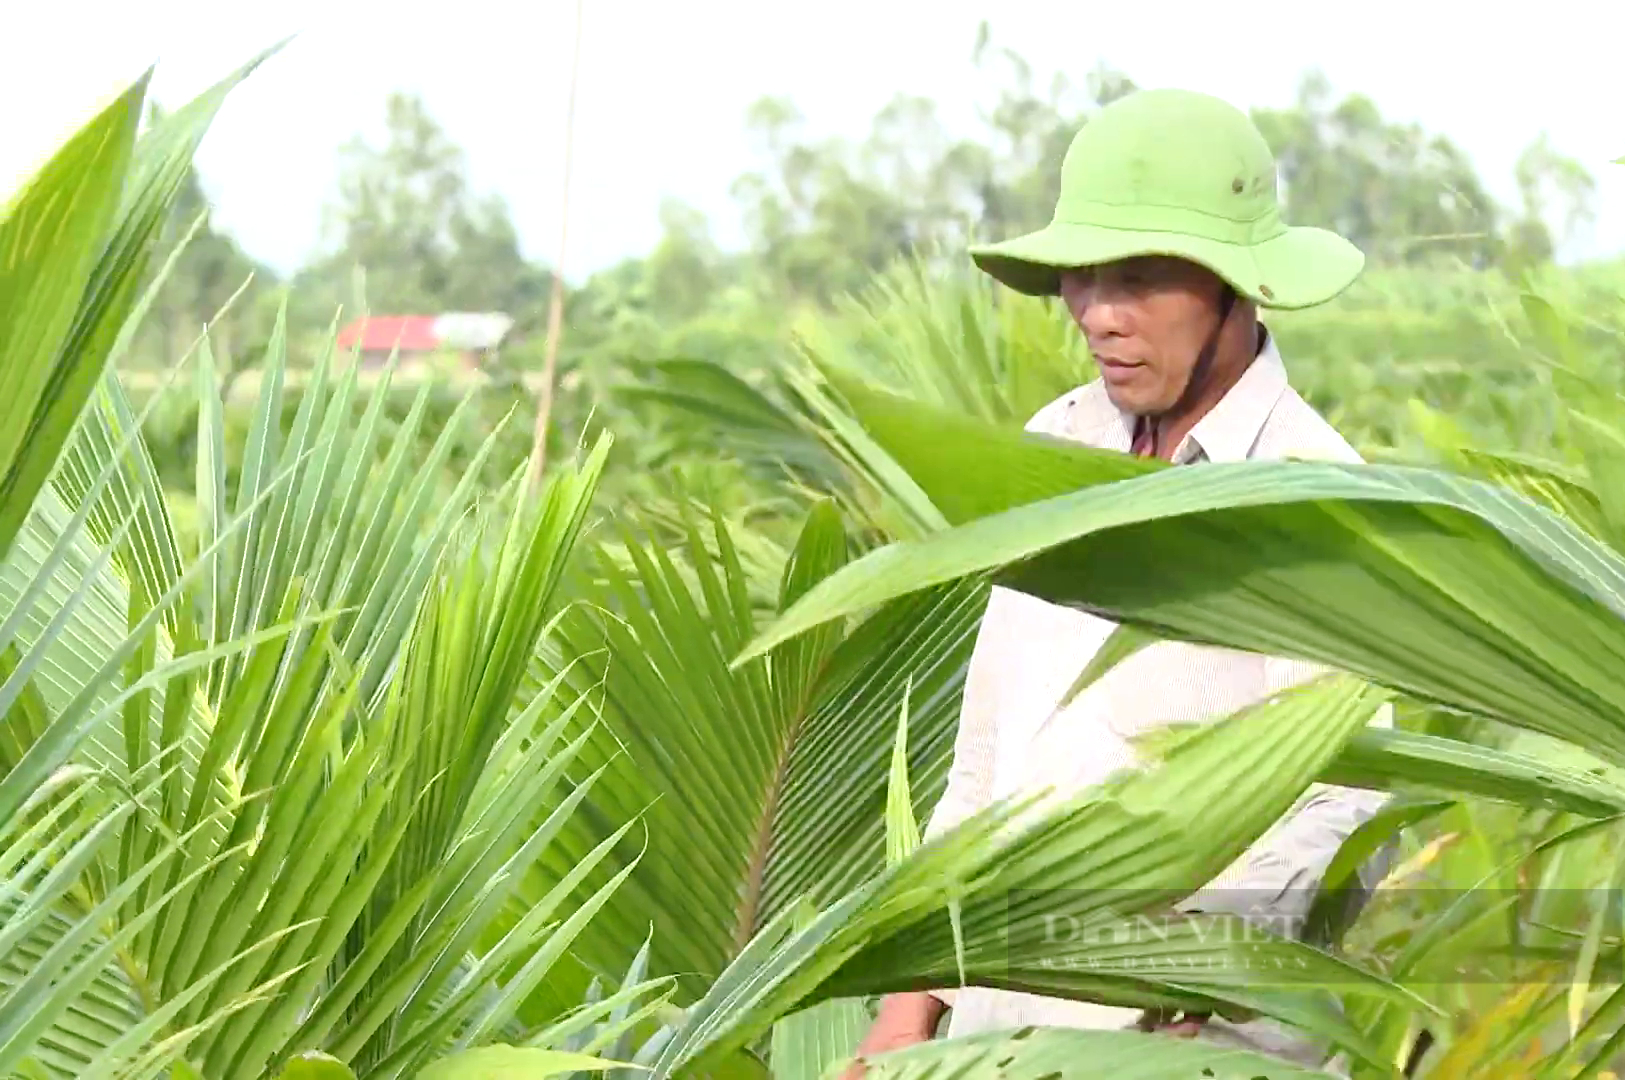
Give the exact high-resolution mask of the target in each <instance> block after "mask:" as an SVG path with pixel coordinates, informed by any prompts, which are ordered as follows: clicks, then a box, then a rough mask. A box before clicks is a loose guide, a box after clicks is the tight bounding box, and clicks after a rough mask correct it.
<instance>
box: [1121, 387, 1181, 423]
mask: <svg viewBox="0 0 1625 1080" xmlns="http://www.w3.org/2000/svg"><path fill="white" fill-rule="evenodd" d="M1106 400H1108V401H1110V402H1111V403H1112V405H1113V406H1115V407H1116V408H1117V411H1118V412H1124V413H1127V414H1128V415H1130V416H1135V417H1139V416H1157V415H1159V414H1161V413H1163V412H1166V411H1167V409H1168V404H1171V403H1168V404H1165V403H1164V402H1162V401H1161V400H1158V399H1153V398H1152V397H1151V396H1150V395H1148V394H1136V393H1133V392H1130V391H1127V390H1126V389H1124V388H1121V387H1119V388H1114V387H1112V386H1111V385H1110V384H1107V386H1106Z"/></svg>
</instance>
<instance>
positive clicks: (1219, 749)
mask: <svg viewBox="0 0 1625 1080" xmlns="http://www.w3.org/2000/svg"><path fill="white" fill-rule="evenodd" d="M1380 699H1381V698H1380V695H1379V694H1376V693H1374V692H1373V691H1372V690H1371V689H1370V688H1369V687H1365V686H1362V685H1361V684H1359V683H1357V682H1354V681H1351V680H1349V679H1348V678H1347V677H1344V676H1339V677H1333V678H1328V679H1325V680H1320V681H1318V682H1316V683H1312V684H1308V685H1305V686H1303V687H1299V688H1297V689H1295V690H1294V691H1290V692H1287V693H1285V694H1283V695H1281V696H1280V697H1279V698H1278V699H1276V700H1275V701H1274V702H1271V703H1265V704H1261V705H1258V706H1256V707H1253V708H1251V709H1247V710H1243V711H1242V712H1239V713H1237V714H1235V715H1233V716H1230V717H1228V718H1226V719H1225V720H1223V721H1221V722H1219V723H1217V724H1215V725H1213V726H1210V727H1208V728H1205V729H1203V730H1202V731H1201V732H1199V733H1197V734H1196V735H1194V736H1193V737H1191V738H1190V739H1188V740H1186V741H1185V742H1183V743H1182V744H1180V745H1179V746H1177V747H1175V748H1173V749H1172V750H1170V751H1169V754H1168V757H1167V760H1166V761H1165V762H1164V763H1163V764H1162V765H1160V766H1159V767H1158V768H1156V769H1152V770H1147V771H1143V772H1141V771H1132V772H1128V773H1124V774H1120V775H1119V776H1118V777H1117V778H1116V779H1114V780H1111V781H1108V782H1107V783H1106V784H1105V785H1103V786H1102V787H1101V788H1100V789H1095V790H1090V791H1087V792H1084V793H1081V794H1079V795H1076V796H1073V797H1069V798H1065V799H1057V800H1056V801H1054V802H1052V803H1049V804H1048V805H1045V804H1043V803H1035V802H1033V801H1031V800H1027V801H1023V802H1021V803H1016V804H996V805H995V806H994V807H991V808H989V809H988V810H986V811H983V812H982V813H980V814H978V815H975V816H973V817H972V818H970V819H969V820H967V821H965V822H962V823H961V824H960V825H959V826H957V827H956V828H954V829H952V830H950V831H948V832H946V833H945V834H943V835H942V836H940V837H937V838H935V839H933V840H932V841H930V842H927V843H925V844H923V845H922V846H921V847H920V848H919V850H918V851H916V852H915V854H914V855H913V856H911V857H910V858H909V859H907V860H905V861H904V862H902V863H901V864H899V865H898V866H896V867H893V868H891V869H889V870H887V871H885V872H884V873H883V874H881V875H880V876H878V877H877V878H875V879H873V880H872V881H871V882H870V883H868V884H867V885H866V886H864V887H863V888H862V889H860V890H858V891H856V892H853V893H850V894H848V895H847V896H846V897H844V898H843V899H842V900H840V901H838V902H837V903H835V904H833V905H831V906H829V907H827V908H825V909H824V910H823V911H822V912H821V913H820V914H819V916H818V917H817V918H816V919H815V920H814V921H813V922H812V923H811V924H810V925H808V926H807V927H805V928H803V929H800V930H795V931H792V930H791V929H790V928H789V926H788V925H786V924H784V923H783V922H782V921H781V922H780V923H775V924H772V925H770V926H769V927H767V928H764V930H763V932H762V934H761V935H759V936H758V938H757V939H756V940H755V941H753V942H752V943H751V944H750V945H749V946H747V948H746V949H745V950H744V951H743V952H742V953H741V955H740V957H739V959H737V960H736V961H735V962H734V964H733V965H731V966H730V968H729V969H728V970H727V971H726V972H724V973H723V974H722V975H721V976H720V977H719V978H718V979H717V981H716V983H715V984H714V985H713V986H712V988H711V991H710V992H709V993H708V994H707V995H706V997H705V998H704V999H702V1000H701V1001H700V1002H698V1003H696V1005H694V1006H693V1007H692V1008H691V1009H689V1010H688V1014H687V1019H686V1022H685V1025H684V1028H683V1030H682V1032H681V1033H680V1034H679V1036H678V1037H677V1038H676V1039H674V1040H673V1042H672V1043H671V1044H670V1045H669V1046H668V1047H667V1048H666V1051H665V1053H664V1054H663V1055H662V1058H661V1060H660V1063H659V1074H660V1075H672V1074H673V1073H674V1071H675V1070H677V1069H678V1068H680V1067H685V1066H686V1067H692V1068H701V1067H703V1065H704V1064H705V1063H706V1062H710V1061H714V1060H718V1059H719V1058H720V1057H722V1056H724V1055H726V1054H727V1053H729V1052H731V1051H732V1050H734V1049H736V1048H738V1047H740V1046H743V1045H746V1044H748V1042H749V1041H750V1040H751V1039H753V1038H755V1037H756V1036H757V1035H758V1034H760V1033H761V1032H763V1031H765V1030H766V1029H767V1028H768V1027H770V1026H771V1025H772V1024H773V1023H774V1022H775V1021H776V1020H777V1019H778V1018H780V1017H781V1016H783V1015H786V1014H787V1013H788V1012H791V1011H794V1010H796V1009H799V1008H805V1007H807V1006H808V1005H811V1004H814V1003H816V1002H818V1001H822V1000H828V999H831V998H840V997H852V996H857V995H860V994H868V993H886V992H893V991H898V990H911V989H913V990H917V989H923V988H928V987H932V986H951V985H955V984H956V983H957V982H958V977H957V974H956V972H957V963H956V951H955V941H954V938H955V934H954V932H953V928H952V927H951V926H950V924H949V920H948V919H947V918H946V914H947V903H948V897H947V886H948V885H949V883H953V882H957V883H959V884H958V886H957V889H958V893H959V895H960V897H961V908H962V911H963V917H962V920H961V922H962V926H963V936H964V940H965V958H966V960H965V971H966V978H967V980H968V981H969V982H970V983H972V984H982V985H987V984H989V982H990V981H991V982H992V983H993V984H994V985H998V986H1001V987H1004V988H1008V989H1016V990H1025V991H1028V992H1033V993H1040V994H1046V995H1050V996H1061V997H1079V998H1083V999H1086V1000H1096V1001H1105V1002H1108V1003H1111V1004H1120V1005H1135V1006H1140V1007H1149V1006H1152V1005H1172V1006H1177V1007H1184V1008H1198V1007H1200V1008H1205V1009H1209V1010H1213V1009H1218V1010H1219V1011H1221V1012H1222V1011H1224V1010H1226V1009H1231V1010H1234V1009H1237V1008H1239V1009H1240V1010H1241V1014H1242V1015H1246V1014H1249V1013H1250V1012H1252V1011H1257V1010H1262V1011H1264V1012H1266V1013H1268V1014H1270V1015H1273V1016H1277V1017H1280V1018H1282V1019H1287V1020H1289V1021H1290V1022H1291V1023H1293V1024H1295V1025H1297V1026H1299V1027H1300V1028H1303V1029H1305V1030H1310V1031H1315V1032H1318V1033H1320V1034H1323V1035H1327V1036H1329V1037H1331V1038H1333V1039H1334V1040H1335V1041H1337V1042H1338V1043H1339V1044H1340V1045H1342V1046H1344V1047H1346V1048H1348V1049H1350V1050H1351V1051H1353V1052H1355V1053H1357V1054H1359V1055H1360V1056H1362V1057H1369V1056H1371V1055H1372V1054H1373V1051H1372V1049H1371V1048H1370V1046H1369V1045H1368V1044H1367V1043H1366V1042H1365V1041H1364V1040H1363V1038H1362V1036H1361V1035H1360V1034H1359V1033H1358V1032H1357V1031H1355V1030H1353V1029H1351V1028H1349V1027H1348V1026H1347V1024H1346V1023H1345V1022H1344V1021H1343V1020H1342V1019H1341V1017H1340V1015H1339V1014H1337V1013H1335V1012H1334V1011H1328V1009H1329V1004H1328V1002H1326V1001H1325V1000H1324V997H1323V996H1319V995H1323V994H1324V988H1325V987H1326V986H1329V985H1336V986H1338V987H1339V988H1340V989H1343V990H1344V991H1346V992H1350V993H1356V994H1373V995H1376V996H1377V997H1381V998H1385V999H1387V1000H1396V1001H1403V1002H1408V1003H1410V1004H1411V1005H1412V1006H1413V1007H1418V1006H1420V1007H1424V1008H1425V1007H1426V1006H1422V1005H1421V1002H1420V1000H1419V999H1417V998H1415V997H1414V995H1410V994H1408V993H1406V992H1404V991H1402V990H1400V989H1399V988H1397V987H1394V986H1392V985H1391V984H1387V983H1385V982H1384V981H1383V980H1381V979H1379V978H1377V977H1375V976H1372V975H1370V974H1369V973H1365V972H1360V971H1359V970H1358V969H1356V968H1354V967H1353V966H1351V965H1347V964H1345V963H1344V962H1343V961H1340V960H1337V959H1336V958H1333V957H1331V956H1327V955H1325V954H1323V953H1320V952H1318V951H1316V950H1313V949H1310V948H1309V947H1307V946H1304V945H1301V944H1299V943H1296V942H1291V941H1286V940H1284V939H1275V938H1272V937H1269V936H1268V935H1264V936H1262V937H1261V936H1257V935H1254V936H1252V937H1251V939H1250V940H1247V941H1245V942H1244V941H1242V940H1240V939H1238V938H1234V937H1229V936H1227V934H1226V933H1225V932H1224V931H1223V929H1222V928H1223V927H1230V926H1236V925H1239V924H1238V923H1236V922H1235V921H1234V917H1233V916H1167V917H1158V918H1156V919H1155V925H1156V931H1155V932H1154V933H1152V934H1150V935H1147V934H1124V933H1122V926H1123V923H1122V920H1124V919H1129V918H1132V917H1134V916H1135V915H1136V913H1146V912H1157V911H1163V912H1166V911H1167V910H1168V907H1169V905H1173V904H1175V903H1177V902H1178V901H1179V900H1180V899H1181V898H1183V897H1188V896H1190V895H1191V894H1193V893H1195V892H1196V891H1197V889H1198V888H1199V887H1200V885H1201V884H1202V883H1203V882H1206V881H1209V880H1211V879H1212V877H1213V876H1214V875H1215V874H1217V873H1218V872H1219V871H1220V870H1222V869H1223V868H1224V867H1225V866H1226V865H1228V864H1229V862H1230V861H1231V860H1232V859H1233V858H1234V857H1235V856H1236V855H1238V854H1239V853H1240V852H1241V851H1242V850H1244V849H1245V848H1246V847H1247V846H1248V845H1249V844H1251V843H1252V841H1253V840H1255V839H1256V838H1257V837H1258V836H1259V835H1262V833H1263V832H1264V831H1265V830H1266V829H1267V828H1268V827H1269V826H1270V824H1271V823H1273V822H1274V821H1275V820H1277V819H1278V818H1279V817H1280V815H1281V814H1282V813H1284V812H1285V811H1286V810H1287V809H1288V808H1289V807H1290V806H1291V804H1292V803H1293V802H1294V801H1295V800H1296V798H1297V797H1298V796H1299V795H1300V794H1301V793H1302V792H1303V791H1304V790H1305V789H1306V787H1307V786H1308V784H1309V783H1310V781H1311V780H1312V778H1313V777H1314V775H1315V774H1316V773H1318V772H1319V771H1320V769H1322V768H1323V767H1324V765H1325V764H1326V762H1327V761H1328V760H1329V759H1330V758H1331V757H1332V756H1333V755H1334V754H1335V753H1336V751H1337V749H1338V747H1339V746H1341V745H1342V744H1343V743H1344V742H1346V741H1347V740H1348V738H1350V737H1351V736H1352V735H1353V734H1354V733H1355V732H1356V731H1358V730H1360V729H1361V728H1362V727H1363V726H1364V725H1365V724H1366V722H1367V721H1368V720H1369V718H1370V716H1371V712H1372V710H1373V709H1374V708H1375V706H1376V704H1377V703H1378V702H1379V701H1380ZM1056 919H1063V920H1067V925H1069V926H1076V927H1079V928H1080V929H1081V930H1082V931H1083V932H1080V933H1076V934H1068V935H1065V936H1063V937H1061V938H1057V937H1056V936H1055V935H1054V934H1053V933H1051V932H1049V931H1050V929H1051V928H1052V927H1053V925H1054V920H1056ZM1090 931H1098V933H1094V932H1090ZM1126 960H1127V961H1132V965H1133V966H1129V967H1124V966H1123V965H1124V961H1126ZM1125 971H1127V972H1131V974H1123V972H1125ZM1264 971H1267V972H1270V973H1272V975H1271V976H1264V977H1262V978H1261V976H1260V972H1264ZM1198 1002H1205V1004H1201V1005H1198Z"/></svg>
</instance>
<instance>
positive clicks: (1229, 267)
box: [970, 90, 1365, 308]
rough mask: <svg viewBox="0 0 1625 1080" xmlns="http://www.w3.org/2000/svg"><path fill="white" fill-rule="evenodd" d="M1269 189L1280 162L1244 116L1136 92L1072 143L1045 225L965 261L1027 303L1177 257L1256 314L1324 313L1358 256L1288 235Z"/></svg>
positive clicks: (1204, 99) (1317, 234)
mask: <svg viewBox="0 0 1625 1080" xmlns="http://www.w3.org/2000/svg"><path fill="white" fill-rule="evenodd" d="M1275 185H1276V181H1275V157H1274V155H1273V154H1271V153H1270V148H1269V144H1267V143H1266V142H1265V141H1264V136H1263V135H1262V134H1260V133H1259V131H1258V128H1257V127H1255V126H1254V125H1253V122H1252V120H1251V119H1249V118H1248V116H1247V114H1246V113H1244V112H1242V111H1241V110H1240V109H1237V108H1236V107H1235V106H1233V105H1230V104H1227V103H1226V102H1223V101H1221V100H1219V99H1218V98H1214V97H1210V96H1208V95H1207V94H1198V93H1194V92H1192V91H1188V90H1140V91H1136V92H1134V93H1132V94H1129V95H1127V96H1126V97H1122V98H1119V99H1118V100H1117V101H1114V102H1112V103H1111V104H1110V105H1107V106H1106V107H1105V108H1103V109H1101V110H1100V111H1099V112H1098V113H1096V114H1095V115H1094V116H1093V117H1092V118H1091V119H1090V120H1089V122H1088V123H1087V124H1085V125H1084V126H1083V129H1082V130H1081V131H1079V132H1078V134H1077V135H1076V136H1075V137H1074V138H1073V140H1072V145H1071V146H1070V147H1069V148H1068V149H1067V152H1066V158H1065V160H1064V161H1063V162H1062V164H1061V194H1060V198H1059V199H1057V200H1056V203H1055V217H1054V219H1053V220H1052V221H1051V222H1050V223H1049V224H1048V225H1046V226H1045V227H1044V228H1042V229H1040V230H1038V231H1037V232H1034V233H1029V234H1027V235H1026V236H1018V237H1016V238H1015V239H1012V240H1006V241H1004V242H1003V243H998V244H988V245H982V246H978V247H973V248H971V252H970V253H971V257H972V258H973V259H974V260H975V261H976V265H977V266H979V267H981V268H982V269H983V270H985V271H986V272H987V273H989V274H991V275H992V276H993V277H994V278H996V279H998V280H999V281H1001V282H1003V283H1004V284H1005V285H1008V286H1009V287H1010V288H1012V289H1015V290H1016V291H1018V292H1022V293H1026V294H1028V295H1030V296H1054V295H1056V294H1058V293H1059V292H1060V285H1061V271H1063V270H1066V269H1070V268H1074V267H1081V266H1092V265H1096V264H1099V263H1106V262H1112V261H1114V260H1117V259H1123V258H1128V257H1130V256H1135V255H1172V256H1177V257H1180V258H1184V259H1189V260H1191V261H1192V262H1196V263H1200V264H1201V265H1203V266H1205V267H1207V268H1208V269H1209V270H1212V271H1213V272H1214V273H1215V274H1218V275H1219V276H1220V277H1221V278H1224V279H1225V280H1226V281H1228V282H1229V283H1230V284H1231V285H1232V286H1233V287H1234V288H1235V290H1236V291H1237V292H1238V293H1240V294H1241V295H1243V296H1246V297H1248V298H1249V299H1251V300H1252V301H1254V302H1255V303H1256V304H1258V305H1259V306H1260V307H1265V308H1306V307H1313V306H1314V305H1316V304H1322V303H1325V302H1326V301H1327V300H1330V299H1332V298H1333V297H1334V296H1336V295H1337V294H1338V293H1340V292H1342V291H1343V290H1344V289H1346V288H1348V286H1349V285H1350V284H1351V283H1353V281H1354V279H1355V278H1356V277H1358V276H1359V274H1360V271H1361V269H1362V268H1363V267H1364V266H1365V256H1364V255H1363V254H1361V252H1360V249H1359V248H1357V247H1355V246H1354V245H1353V244H1351V243H1349V242H1348V241H1347V240H1345V239H1343V238H1342V237H1341V236H1338V235H1336V234H1335V233H1331V232H1327V231H1326V230H1324V229H1314V228H1308V227H1303V226H1298V227H1291V226H1288V225H1287V224H1286V223H1285V222H1283V221H1282V220H1281V208H1280V204H1279V203H1278V202H1277V199H1276V190H1275Z"/></svg>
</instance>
